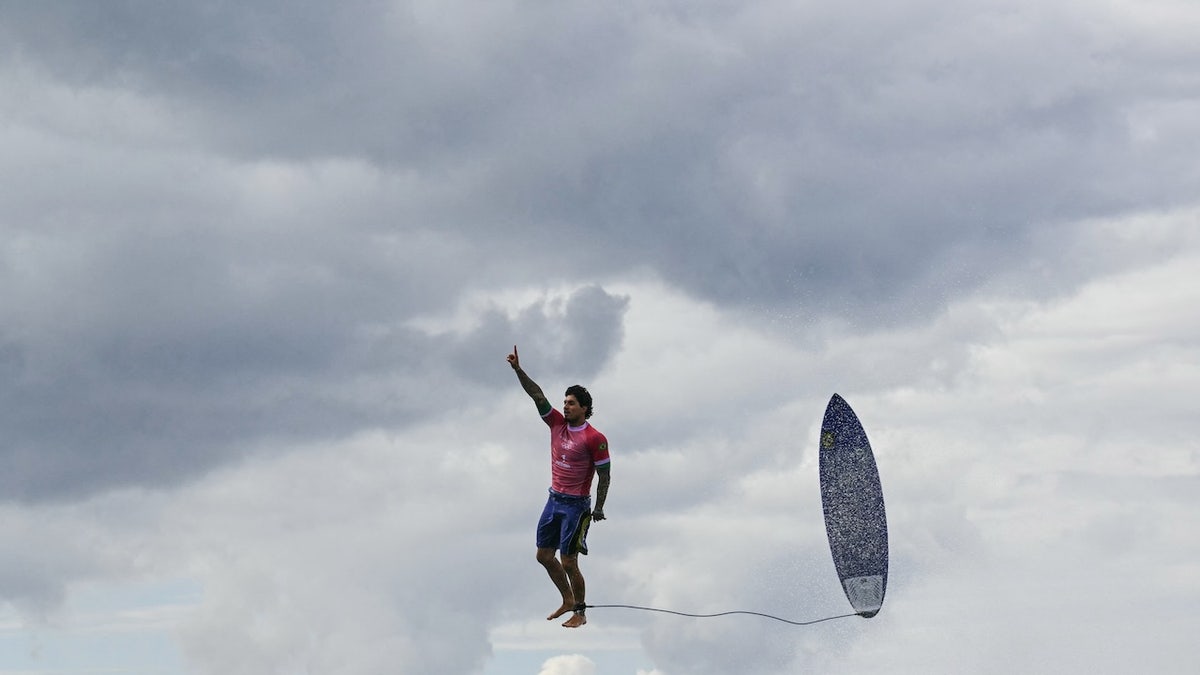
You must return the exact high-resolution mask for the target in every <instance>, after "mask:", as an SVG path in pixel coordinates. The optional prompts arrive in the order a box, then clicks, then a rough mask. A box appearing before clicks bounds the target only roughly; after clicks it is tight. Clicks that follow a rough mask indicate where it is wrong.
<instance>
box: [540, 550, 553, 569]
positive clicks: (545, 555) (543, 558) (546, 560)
mask: <svg viewBox="0 0 1200 675" xmlns="http://www.w3.org/2000/svg"><path fill="white" fill-rule="evenodd" d="M537 561H538V562H539V563H541V564H542V565H550V564H552V563H553V562H554V549H552V548H539V549H538V550H537Z"/></svg>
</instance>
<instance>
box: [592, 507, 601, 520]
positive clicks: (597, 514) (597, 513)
mask: <svg viewBox="0 0 1200 675" xmlns="http://www.w3.org/2000/svg"><path fill="white" fill-rule="evenodd" d="M592 520H604V509H592Z"/></svg>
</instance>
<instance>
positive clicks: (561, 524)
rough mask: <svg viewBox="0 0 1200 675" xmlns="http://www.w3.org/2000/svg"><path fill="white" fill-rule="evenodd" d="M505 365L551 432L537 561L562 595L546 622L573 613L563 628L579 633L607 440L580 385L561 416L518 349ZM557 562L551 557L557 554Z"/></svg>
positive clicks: (606, 475) (606, 467)
mask: <svg viewBox="0 0 1200 675" xmlns="http://www.w3.org/2000/svg"><path fill="white" fill-rule="evenodd" d="M508 363H509V365H511V366H512V369H513V371H515V372H516V373H517V379H518V380H520V382H521V386H522V387H523V388H524V389H525V393H527V394H529V397H530V398H532V399H533V402H534V403H535V404H536V405H537V411H538V414H539V415H541V416H542V420H543V421H545V422H546V425H547V426H548V427H550V476H551V482H550V496H549V498H547V500H546V508H545V509H543V510H542V517H541V519H540V520H539V521H538V526H537V561H538V562H539V563H541V564H542V566H543V567H545V568H546V572H547V573H548V574H549V575H550V580H551V581H553V582H554V586H555V587H556V588H558V591H559V593H561V594H562V605H561V606H560V607H559V608H558V609H556V610H554V612H552V613H551V614H550V616H548V617H546V620H547V621H550V620H552V619H557V618H558V617H560V616H562V615H563V614H566V613H567V612H572V614H571V617H570V618H569V619H567V620H566V622H565V623H563V626H565V627H566V628H578V627H580V626H582V625H584V624H585V623H587V616H585V614H584V610H585V609H586V607H587V605H586V604H585V600H584V590H585V587H584V581H583V574H582V573H581V572H580V571H579V554H580V553H582V554H584V555H587V531H588V525H589V524H590V523H591V521H593V520H604V500H605V499H606V498H607V497H608V484H609V479H610V478H611V477H612V476H611V471H610V463H609V457H608V439H606V438H605V437H604V434H602V433H600V432H599V431H597V430H596V428H595V427H593V426H592V425H590V424H588V421H587V420H588V418H589V417H591V416H592V395H591V394H589V393H588V390H587V389H584V388H583V387H581V386H579V385H578V384H576V385H572V386H570V387H568V388H567V392H566V396H565V398H564V399H563V408H562V412H559V411H557V410H555V409H554V406H552V405H550V401H548V400H546V395H545V394H543V393H542V388H541V387H539V386H538V385H537V383H535V382H534V381H533V380H531V379H529V376H528V375H526V374H525V371H524V370H521V361H520V359H519V358H518V356H517V347H516V345H514V346H513V350H512V353H511V354H509V355H508ZM597 474H599V476H600V481H599V483H597V485H596V507H595V508H594V509H590V510H589V507H591V502H592V497H591V493H592V476H595V475H597ZM556 551H557V553H558V558H556V557H555V552H556Z"/></svg>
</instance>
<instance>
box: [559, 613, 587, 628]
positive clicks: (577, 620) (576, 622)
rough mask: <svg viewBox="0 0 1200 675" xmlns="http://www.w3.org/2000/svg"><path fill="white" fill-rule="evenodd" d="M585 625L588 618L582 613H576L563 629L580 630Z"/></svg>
mask: <svg viewBox="0 0 1200 675" xmlns="http://www.w3.org/2000/svg"><path fill="white" fill-rule="evenodd" d="M585 623H587V617H586V616H584V615H583V613H582V612H575V613H574V614H572V615H571V618H569V619H567V621H566V623H564V624H563V628H579V627H580V626H582V625H583V624H585Z"/></svg>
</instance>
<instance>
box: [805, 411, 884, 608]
mask: <svg viewBox="0 0 1200 675" xmlns="http://www.w3.org/2000/svg"><path fill="white" fill-rule="evenodd" d="M819 458H820V474H821V506H822V508H823V510H824V512H825V534H826V536H828V538H829V551H830V553H832V554H833V565H834V567H835V568H836V569H837V574H838V579H839V580H840V581H841V583H842V590H843V591H845V593H846V599H847V600H849V601H850V606H851V607H853V608H854V611H855V612H856V613H857V614H858V615H859V616H862V617H864V618H871V617H873V616H875V615H876V614H877V613H879V610H880V609H881V608H882V607H883V596H884V594H885V593H886V592H887V577H888V536H887V514H886V513H885V512H884V508H883V488H882V486H881V485H880V483H879V469H878V467H877V466H876V464H875V455H874V453H872V452H871V444H870V442H869V441H868V440H867V433H866V431H865V430H863V427H862V424H861V423H860V422H859V420H858V416H857V415H855V414H854V410H852V409H851V408H850V404H848V403H846V401H845V399H843V398H842V397H841V396H839V395H837V394H834V395H833V398H831V399H830V400H829V405H827V406H826V407H825V418H824V419H823V420H822V422H821V449H820V457H819Z"/></svg>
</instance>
